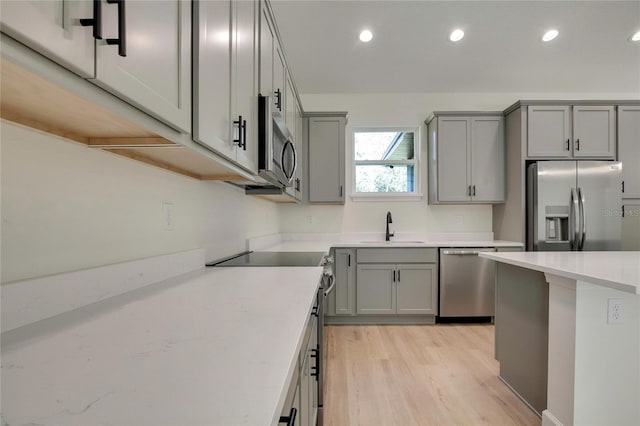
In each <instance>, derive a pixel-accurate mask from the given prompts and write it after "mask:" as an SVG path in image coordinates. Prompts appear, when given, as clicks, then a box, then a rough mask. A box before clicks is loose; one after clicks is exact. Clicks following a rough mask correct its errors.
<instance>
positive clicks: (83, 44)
mask: <svg viewBox="0 0 640 426" xmlns="http://www.w3.org/2000/svg"><path fill="white" fill-rule="evenodd" d="M92 17H93V3H92V2H90V1H70V0H55V1H53V0H32V1H27V0H11V1H7V0H3V1H2V13H1V14H0V22H1V25H0V28H1V29H2V32H3V33H5V34H8V35H9V36H11V37H13V38H15V39H16V40H18V41H19V42H21V43H23V44H25V45H27V46H29V47H30V48H32V49H33V50H35V51H37V52H39V53H41V54H43V55H44V56H46V57H48V58H50V59H52V60H53V61H54V62H56V63H58V64H60V65H62V66H63V67H65V68H68V69H70V70H71V71H73V72H75V73H76V74H78V75H80V76H81V77H85V78H91V77H93V76H94V59H95V44H94V41H93V40H94V39H93V27H90V26H87V27H83V26H82V25H80V22H79V20H80V19H91V18H92Z"/></svg>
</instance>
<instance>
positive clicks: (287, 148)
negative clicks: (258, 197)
mask: <svg viewBox="0 0 640 426" xmlns="http://www.w3.org/2000/svg"><path fill="white" fill-rule="evenodd" d="M297 166H298V155H297V152H296V147H295V145H294V140H293V136H292V135H291V132H289V129H288V128H287V125H286V123H285V120H284V117H283V116H282V113H281V112H280V111H278V110H277V109H275V108H273V103H272V102H271V99H270V98H269V96H259V97H258V174H259V175H260V177H262V178H263V179H265V180H266V181H268V182H269V183H270V184H272V185H276V186H280V187H285V186H291V185H292V182H293V175H294V174H295V172H296V167H297Z"/></svg>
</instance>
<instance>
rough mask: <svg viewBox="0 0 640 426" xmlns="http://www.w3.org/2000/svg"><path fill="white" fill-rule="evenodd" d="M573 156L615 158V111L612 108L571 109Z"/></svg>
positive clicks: (579, 107) (588, 107)
mask: <svg viewBox="0 0 640 426" xmlns="http://www.w3.org/2000/svg"><path fill="white" fill-rule="evenodd" d="M573 156H574V157H576V158H581V157H587V158H603V159H614V158H615V156H616V111H615V108H614V107H613V106H577V105H576V106H574V107H573Z"/></svg>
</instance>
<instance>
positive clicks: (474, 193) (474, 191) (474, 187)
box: [473, 185, 476, 197]
mask: <svg viewBox="0 0 640 426" xmlns="http://www.w3.org/2000/svg"><path fill="white" fill-rule="evenodd" d="M473 196H474V197H475V196H476V186H475V185H473Z"/></svg>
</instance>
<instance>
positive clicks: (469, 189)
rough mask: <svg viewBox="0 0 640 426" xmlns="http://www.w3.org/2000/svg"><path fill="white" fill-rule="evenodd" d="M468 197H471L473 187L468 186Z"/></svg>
mask: <svg viewBox="0 0 640 426" xmlns="http://www.w3.org/2000/svg"><path fill="white" fill-rule="evenodd" d="M467 195H468V196H469V197H471V185H469V186H467Z"/></svg>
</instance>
